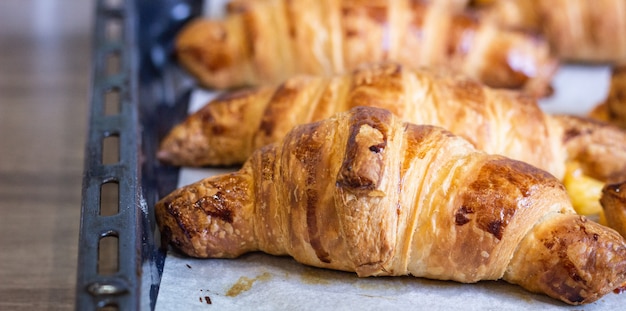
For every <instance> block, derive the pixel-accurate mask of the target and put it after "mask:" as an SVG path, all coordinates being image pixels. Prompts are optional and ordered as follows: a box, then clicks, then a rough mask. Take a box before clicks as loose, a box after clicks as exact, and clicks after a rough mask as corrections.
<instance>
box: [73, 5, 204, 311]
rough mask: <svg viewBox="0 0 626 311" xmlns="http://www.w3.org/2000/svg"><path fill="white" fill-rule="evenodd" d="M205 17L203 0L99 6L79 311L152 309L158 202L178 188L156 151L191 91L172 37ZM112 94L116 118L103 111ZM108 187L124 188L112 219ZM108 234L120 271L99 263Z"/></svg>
mask: <svg viewBox="0 0 626 311" xmlns="http://www.w3.org/2000/svg"><path fill="white" fill-rule="evenodd" d="M201 11H202V1H193V0H179V1H176V0H154V1H150V0H126V1H124V0H97V1H96V2H95V15H94V19H95V22H94V25H93V29H92V33H93V37H92V40H93V46H92V49H93V50H92V61H93V67H92V73H91V79H92V81H91V90H90V113H89V127H88V134H87V141H86V147H85V163H84V176H83V186H82V202H81V220H80V231H79V245H78V250H79V251H78V262H77V282H76V300H75V303H76V304H75V309H76V310H100V309H104V308H106V309H107V310H109V309H113V310H152V309H154V307H155V304H156V298H157V294H158V290H159V284H160V281H161V275H162V273H163V263H164V260H165V251H163V250H162V249H161V247H160V242H159V236H158V230H157V229H156V225H155V221H154V213H153V211H152V206H154V203H155V202H156V200H158V198H159V197H161V196H162V195H163V194H165V193H167V192H169V191H171V190H173V189H174V187H175V186H176V181H177V176H178V170H177V169H176V168H172V167H165V166H160V165H159V163H158V161H156V159H155V157H154V154H155V151H156V148H157V146H158V142H159V140H160V138H161V137H162V136H163V135H164V133H166V132H167V130H168V129H169V128H170V127H171V126H172V125H173V124H175V123H177V122H179V121H180V120H182V118H183V117H184V115H185V114H186V111H187V104H188V99H189V95H190V92H191V89H192V87H193V82H192V81H191V79H190V78H189V77H188V76H187V75H186V74H185V73H184V72H183V71H182V70H181V69H180V68H178V67H177V66H176V65H175V64H174V62H172V57H171V50H172V44H173V42H172V38H173V37H174V34H175V32H177V31H178V29H179V28H180V27H181V26H182V25H183V24H184V23H185V22H186V21H188V20H189V19H190V18H192V17H193V16H196V15H199V14H200V12H201ZM116 28H117V29H118V30H117V31H115V29H116ZM112 29H113V31H112ZM110 63H114V64H113V65H112V64H110ZM110 67H114V70H111V68H110ZM112 92H113V93H116V94H117V96H115V97H114V98H116V99H117V100H118V101H119V102H118V103H116V105H117V106H118V108H119V112H118V113H113V114H111V113H105V109H107V107H105V106H106V105H110V104H111V103H108V101H110V99H107V94H109V93H112ZM108 137H115V138H117V142H118V144H119V146H118V153H119V157H118V158H119V159H118V161H117V162H114V163H108V162H107V163H103V160H102V159H103V152H104V151H103V149H105V147H103V146H104V140H105V139H106V138H108ZM107 183H113V184H117V188H118V195H117V196H118V205H119V206H118V210H117V213H114V214H113V215H109V214H107V215H101V203H102V202H101V195H102V188H103V185H104V184H107ZM106 237H114V238H116V239H117V252H114V254H113V256H114V257H115V259H114V260H116V261H117V267H116V270H115V271H114V272H113V273H110V272H107V273H100V271H99V267H98V264H99V260H101V259H102V257H103V256H109V255H110V254H105V253H104V252H102V253H101V252H100V250H99V246H100V241H101V240H102V239H103V238H106Z"/></svg>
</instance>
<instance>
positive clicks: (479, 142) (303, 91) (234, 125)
mask: <svg viewBox="0 0 626 311" xmlns="http://www.w3.org/2000/svg"><path fill="white" fill-rule="evenodd" d="M355 106H374V107H379V108H385V109H388V110H390V111H392V112H393V113H395V114H396V115H398V116H401V117H402V118H403V119H404V120H406V121H408V122H411V123H416V124H431V125H437V126H441V127H443V128H446V129H448V130H450V131H451V132H453V133H455V134H457V135H460V136H462V137H464V138H465V139H467V140H469V141H470V142H472V143H473V144H474V145H475V146H476V147H477V148H479V149H481V150H484V151H486V152H488V153H493V154H502V155H505V156H508V157H510V158H513V159H516V160H521V161H524V162H527V163H530V164H532V165H534V166H537V167H539V168H541V169H544V170H546V171H549V172H550V173H552V174H553V175H555V176H556V177H558V178H562V177H563V173H564V170H565V163H566V162H567V160H578V161H585V162H586V163H587V165H583V166H584V167H585V169H586V170H591V172H588V173H589V174H590V175H591V176H594V177H596V178H599V179H600V180H602V181H607V180H608V179H609V178H610V179H611V180H618V178H619V177H624V179H625V180H626V133H624V132H623V131H620V130H618V129H615V128H613V127H611V126H608V125H602V124H596V123H592V122H590V121H588V120H584V119H581V118H575V117H567V116H549V115H547V114H545V113H543V112H542V111H541V109H540V108H539V107H538V105H537V103H536V101H535V100H532V99H530V98H528V97H525V96H520V95H519V94H517V93H515V92H507V91H502V90H494V89H490V88H488V87H484V86H482V85H480V84H478V83H474V82H471V81H468V80H467V79H464V78H462V77H451V76H447V75H437V74H434V73H432V72H430V71H426V70H408V69H406V68H405V67H402V66H399V65H395V64H389V63H387V64H379V65H375V66H369V67H365V68H361V69H359V70H355V71H353V72H352V73H351V74H349V75H341V76H335V77H333V78H321V77H310V76H300V77H294V78H291V79H289V80H288V81H286V82H285V83H283V84H281V85H280V86H279V87H277V88H271V87H260V88H258V89H256V90H245V91H240V92H235V93H226V94H225V95H223V96H222V97H219V98H217V99H216V100H214V101H212V102H211V103H209V104H208V105H206V106H204V107H203V108H202V109H200V110H199V111H197V112H196V113H194V114H192V115H190V116H189V117H188V118H187V119H186V120H185V121H184V122H183V123H182V124H180V125H178V126H176V127H175V128H174V129H172V131H171V132H170V133H169V135H168V136H167V137H165V138H164V139H163V141H162V144H161V148H160V151H159V154H158V156H159V158H160V159H161V160H163V161H166V162H169V163H171V164H175V165H185V166H203V165H231V164H240V163H243V162H244V161H245V160H246V159H247V158H248V156H249V155H250V154H251V153H252V151H254V150H255V149H257V148H259V147H261V146H264V145H266V144H268V143H271V142H276V141H279V140H280V139H282V138H283V137H284V135H285V134H286V133H287V132H288V131H289V130H290V129H291V128H293V127H294V126H295V125H297V124H302V123H307V122H311V121H317V120H321V119H324V118H327V117H329V116H331V115H332V114H333V113H335V112H340V111H346V110H348V109H350V108H352V107H355Z"/></svg>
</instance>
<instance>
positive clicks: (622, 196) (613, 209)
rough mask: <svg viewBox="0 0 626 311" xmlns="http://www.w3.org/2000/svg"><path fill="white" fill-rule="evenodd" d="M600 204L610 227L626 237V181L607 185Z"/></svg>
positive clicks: (603, 190)
mask: <svg viewBox="0 0 626 311" xmlns="http://www.w3.org/2000/svg"><path fill="white" fill-rule="evenodd" d="M600 204H601V205H602V209H603V211H604V214H605V215H606V221H607V223H608V225H609V227H611V228H613V229H615V230H616V231H617V232H619V234H621V235H622V236H623V237H626V181H622V182H620V183H615V184H610V185H605V186H604V188H603V189H602V196H601V197H600Z"/></svg>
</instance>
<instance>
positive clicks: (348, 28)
mask: <svg viewBox="0 0 626 311" xmlns="http://www.w3.org/2000/svg"><path fill="white" fill-rule="evenodd" d="M228 8H229V10H228V14H227V15H226V17H225V18H224V19H221V20H214V19H208V18H198V19H196V20H194V21H191V22H190V23H189V24H188V25H186V26H185V27H184V28H183V29H182V30H181V32H180V33H179V35H178V36H177V38H176V43H175V52H176V55H177V58H178V60H179V63H180V64H181V65H182V66H183V67H185V68H186V69H188V71H189V72H190V73H191V74H192V75H194V76H195V77H197V79H198V81H199V82H200V83H201V84H202V85H203V86H206V87H209V88H230V87H237V86H245V85H258V84H260V83H264V84H266V83H280V82H283V81H284V80H285V79H287V78H289V77H291V76H293V75H294V74H297V73H302V74H312V75H326V76H328V75H333V74H339V73H345V72H348V71H350V70H352V69H354V68H356V67H357V66H359V65H361V64H363V63H371V62H378V61H395V62H399V63H402V64H404V65H406V66H410V67H413V68H418V67H423V66H431V67H441V68H446V70H450V71H455V72H457V71H458V72H462V73H463V74H465V75H467V76H469V77H471V78H473V79H477V80H479V81H482V82H483V83H486V84H488V85H490V86H492V87H498V88H516V89H524V90H525V91H526V92H528V93H529V94H532V95H537V96H543V95H547V94H548V93H550V81H551V79H552V77H553V75H554V73H555V71H556V68H557V65H558V64H557V60H556V59H555V58H554V57H552V55H550V51H549V46H548V44H547V42H545V40H543V39H542V38H540V37H537V36H536V35H530V34H527V33H523V32H519V31H512V30H501V29H500V28H499V27H496V26H495V25H492V23H481V22H480V21H479V20H478V19H477V18H474V17H472V16H470V15H468V14H469V13H468V14H463V13H461V12H459V13H451V11H450V10H447V9H445V6H426V5H425V4H423V3H422V2H421V1H415V0H413V1H411V0H398V1H395V0H394V1H382V0H381V1H374V0H372V1H364V0H342V1H339V0H321V1H318V0H315V1H313V0H291V1H283V0H266V1H246V0H243V1H242V0H240V1H232V2H231V3H230V5H229V7H228Z"/></svg>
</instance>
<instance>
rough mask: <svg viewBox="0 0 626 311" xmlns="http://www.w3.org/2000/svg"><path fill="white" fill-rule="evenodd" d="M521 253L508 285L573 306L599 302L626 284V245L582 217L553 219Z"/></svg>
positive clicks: (537, 229)
mask: <svg viewBox="0 0 626 311" xmlns="http://www.w3.org/2000/svg"><path fill="white" fill-rule="evenodd" d="M519 248H520V250H519V251H518V252H517V254H516V256H515V258H514V259H513V262H512V264H511V267H512V268H513V269H511V268H510V269H509V272H508V273H507V275H505V280H507V281H509V282H512V283H516V284H520V285H522V286H524V287H525V288H527V289H528V290H530V291H534V292H539V293H545V294H547V295H548V296H551V297H553V298H557V299H560V300H562V301H564V302H567V303H569V304H574V305H578V304H585V303H590V302H593V301H596V300H598V299H599V298H600V297H602V296H603V295H605V294H607V293H609V292H611V291H612V290H613V289H615V288H617V287H619V286H620V285H621V284H622V283H623V282H624V281H626V260H624V258H625V256H626V245H625V244H624V240H623V239H622V237H621V236H620V235H619V234H618V233H617V232H615V231H613V230H611V229H608V228H606V227H604V226H601V225H599V224H597V223H595V222H593V221H589V220H587V219H586V218H585V217H584V216H578V215H570V216H566V217H551V218H549V219H547V220H546V221H543V222H542V223H540V224H539V225H537V226H536V227H535V228H534V229H533V231H532V233H531V234H530V235H529V236H528V237H527V238H526V239H524V240H523V241H522V244H521V245H520V247H519ZM530 258H532V264H529V263H528V262H527V261H528V260H529V259H530ZM513 270H516V272H515V273H511V271H513Z"/></svg>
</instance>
